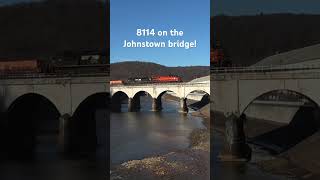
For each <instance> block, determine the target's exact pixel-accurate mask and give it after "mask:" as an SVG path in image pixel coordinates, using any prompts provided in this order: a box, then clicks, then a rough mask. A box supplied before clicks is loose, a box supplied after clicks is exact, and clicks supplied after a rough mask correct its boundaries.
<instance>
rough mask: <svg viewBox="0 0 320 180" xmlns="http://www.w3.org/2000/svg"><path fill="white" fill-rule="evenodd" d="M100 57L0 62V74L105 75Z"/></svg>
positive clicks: (106, 68)
mask: <svg viewBox="0 0 320 180" xmlns="http://www.w3.org/2000/svg"><path fill="white" fill-rule="evenodd" d="M101 59H103V58H102V56H101V55H84V56H80V57H79V58H75V59H73V61H71V60H68V59H65V58H59V59H52V60H39V59H15V60H2V61H1V60H0V74H37V73H46V74H55V73H56V74H61V73H71V74H80V73H105V72H108V71H109V65H108V64H106V63H105V62H104V61H103V60H101Z"/></svg>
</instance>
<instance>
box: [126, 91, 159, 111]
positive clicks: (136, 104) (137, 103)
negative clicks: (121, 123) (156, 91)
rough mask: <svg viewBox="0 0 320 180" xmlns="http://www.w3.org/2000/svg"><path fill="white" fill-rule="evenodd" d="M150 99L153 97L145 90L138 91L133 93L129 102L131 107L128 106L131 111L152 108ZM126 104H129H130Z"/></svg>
mask: <svg viewBox="0 0 320 180" xmlns="http://www.w3.org/2000/svg"><path fill="white" fill-rule="evenodd" d="M150 100H151V101H150ZM149 101H150V102H151V103H150V102H149ZM152 101H153V97H152V96H151V95H150V94H149V93H148V92H147V91H143V90H142V91H139V92H137V93H135V94H134V96H133V98H132V102H131V108H130V107H129V109H131V110H132V111H141V110H142V111H148V110H152ZM128 106H130V104H129V105H128Z"/></svg>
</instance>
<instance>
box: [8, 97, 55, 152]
mask: <svg viewBox="0 0 320 180" xmlns="http://www.w3.org/2000/svg"><path fill="white" fill-rule="evenodd" d="M5 117H6V118H5V119H6V124H7V127H8V128H7V133H6V134H7V137H8V139H7V140H8V143H7V144H8V147H9V154H11V155H12V157H17V158H32V157H33V155H35V151H36V148H37V145H40V144H41V142H42V139H43V138H40V140H38V141H41V142H40V144H39V143H38V141H37V137H42V136H46V137H51V138H54V139H57V136H58V134H59V117H60V112H59V110H58V109H57V107H56V106H55V104H54V103H53V102H52V101H50V100H49V99H48V98H47V97H45V96H43V95H41V94H36V93H27V94H24V95H21V96H19V97H18V98H16V99H15V100H14V101H13V102H12V103H11V104H10V106H9V107H8V109H7V111H6V113H5ZM54 143H55V144H56V143H58V142H55V141H54Z"/></svg>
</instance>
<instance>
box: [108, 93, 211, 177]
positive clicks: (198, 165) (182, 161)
mask: <svg viewBox="0 0 320 180" xmlns="http://www.w3.org/2000/svg"><path fill="white" fill-rule="evenodd" d="M168 99H170V100H179V99H177V98H174V97H172V96H171V97H168ZM209 109H210V108H209V107H208V106H207V107H206V108H204V109H202V113H200V114H197V116H202V117H203V119H204V121H203V124H204V125H205V126H206V129H196V130H194V131H193V132H192V133H191V134H190V137H189V138H190V147H189V148H187V149H182V150H175V151H172V152H169V153H167V154H163V155H159V156H153V157H148V158H144V159H141V160H132V161H128V162H125V163H122V164H120V165H118V166H116V167H114V168H112V171H111V179H112V180H129V179H130V180H141V179H144V180H149V179H150V180H153V179H172V180H185V179H187V180H188V179H190V180H197V179H199V180H205V179H210V132H209V124H210V123H209V119H210V118H209V116H204V114H207V115H208V114H209ZM206 110H207V111H208V112H207V113H205V111H206ZM192 115H193V114H192Z"/></svg>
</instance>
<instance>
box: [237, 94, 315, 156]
mask: <svg viewBox="0 0 320 180" xmlns="http://www.w3.org/2000/svg"><path fill="white" fill-rule="evenodd" d="M277 96H278V97H277ZM257 100H260V101H262V102H268V101H269V102H270V103H274V102H279V101H280V102H281V101H282V102H297V103H299V106H297V107H296V111H294V112H293V113H294V115H293V117H292V119H291V120H290V122H288V124H279V123H268V121H263V120H261V119H260V120H259V119H257V118H255V119H254V118H250V117H249V116H248V112H247V110H248V109H249V106H251V105H253V104H254V102H255V101H257ZM265 106H266V107H267V106H268V104H266V105H265ZM274 113H276V112H274ZM241 116H242V117H245V118H246V122H245V124H246V128H245V129H246V134H248V138H247V139H248V141H249V142H250V143H253V144H256V145H260V146H262V147H264V148H266V149H268V150H270V151H271V152H273V153H276V154H278V153H282V152H284V151H286V150H288V149H290V148H291V147H293V146H295V145H296V144H298V143H299V142H301V141H303V140H304V139H306V138H307V137H309V136H311V135H313V134H314V133H315V132H317V131H318V130H319V128H320V108H319V105H318V104H317V103H316V102H315V101H313V100H312V99H311V98H310V97H308V96H307V95H304V94H302V93H300V92H296V91H293V90H289V89H278V90H272V91H268V92H264V93H262V94H261V95H259V96H257V97H256V98H255V99H254V100H252V101H251V102H250V103H249V104H248V105H247V106H246V107H245V109H244V110H243V112H242V113H241Z"/></svg>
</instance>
